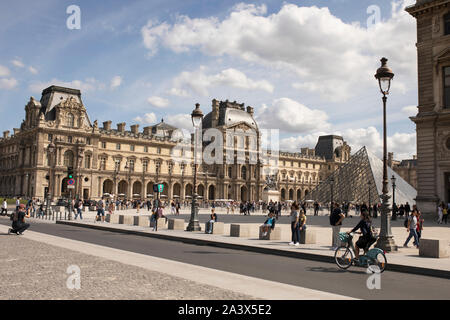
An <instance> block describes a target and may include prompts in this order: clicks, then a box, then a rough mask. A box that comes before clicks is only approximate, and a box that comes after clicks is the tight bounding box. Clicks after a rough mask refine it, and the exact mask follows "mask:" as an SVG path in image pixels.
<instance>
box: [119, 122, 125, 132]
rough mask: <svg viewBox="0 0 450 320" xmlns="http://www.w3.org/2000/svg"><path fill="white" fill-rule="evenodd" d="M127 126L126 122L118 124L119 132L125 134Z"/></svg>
mask: <svg viewBox="0 0 450 320" xmlns="http://www.w3.org/2000/svg"><path fill="white" fill-rule="evenodd" d="M125 125H126V123H125V122H121V123H118V124H117V131H119V132H122V133H123V132H125Z"/></svg>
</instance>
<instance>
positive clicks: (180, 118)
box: [164, 113, 193, 131]
mask: <svg viewBox="0 0 450 320" xmlns="http://www.w3.org/2000/svg"><path fill="white" fill-rule="evenodd" d="M164 122H167V123H168V124H170V125H172V126H174V127H177V128H179V129H186V130H188V131H193V126H192V119H191V115H189V114H185V113H179V114H174V115H169V116H167V117H165V118H164Z"/></svg>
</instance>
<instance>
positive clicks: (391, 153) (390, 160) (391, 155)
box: [387, 152, 394, 167]
mask: <svg viewBox="0 0 450 320" xmlns="http://www.w3.org/2000/svg"><path fill="white" fill-rule="evenodd" d="M393 160H394V153H393V152H388V163H387V165H388V166H389V167H392V162H393Z"/></svg>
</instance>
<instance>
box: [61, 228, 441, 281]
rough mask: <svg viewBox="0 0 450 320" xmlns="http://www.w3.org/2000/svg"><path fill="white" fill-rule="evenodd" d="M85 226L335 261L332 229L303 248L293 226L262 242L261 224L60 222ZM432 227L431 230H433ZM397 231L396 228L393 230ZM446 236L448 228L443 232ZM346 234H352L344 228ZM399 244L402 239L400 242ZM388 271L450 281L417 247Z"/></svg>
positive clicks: (403, 251) (320, 231)
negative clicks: (233, 227)
mask: <svg viewBox="0 0 450 320" xmlns="http://www.w3.org/2000/svg"><path fill="white" fill-rule="evenodd" d="M58 223H64V224H71V225H79V226H84V227H90V228H92V227H94V228H98V229H106V230H111V231H122V232H135V233H136V234H140V235H145V236H150V237H161V238H165V239H170V240H178V241H186V240H188V241H191V242H193V243H195V242H201V243H203V244H208V245H216V246H223V247H229V248H235V249H241V250H250V251H256V252H261V253H268V254H276V255H286V256H293V257H298V258H304V259H311V260H318V261H326V262H334V251H332V250H331V249H330V246H329V245H328V244H329V243H330V242H331V228H329V227H319V226H314V227H309V230H314V231H316V239H317V243H316V244H302V245H300V246H299V247H294V246H289V245H288V242H289V241H290V234H291V232H290V226H289V225H283V224H277V226H279V227H281V228H282V238H281V240H280V241H276V240H274V241H268V240H259V233H258V232H259V229H258V228H259V225H260V224H249V226H250V230H251V233H250V236H249V237H247V238H237V237H230V236H229V230H230V224H225V228H224V229H225V233H224V235H211V234H204V233H203V232H187V231H182V230H160V231H157V232H154V231H151V230H150V229H149V228H143V227H136V226H123V225H116V224H108V223H90V222H58ZM185 226H187V222H185ZM430 228H431V227H430ZM393 229H394V228H393ZM442 230H444V231H442V232H444V233H446V232H447V230H448V229H447V228H445V229H442ZM343 231H348V230H345V228H343ZM402 233H403V235H404V237H405V238H406V235H407V234H406V232H405V229H404V228H399V229H398V230H394V236H396V237H400V236H401V234H402ZM397 242H398V240H397ZM386 255H387V260H388V269H387V270H391V271H400V272H410V273H415V274H422V275H432V276H439V277H445V278H450V258H441V259H436V258H425V257H420V256H419V250H417V249H415V248H399V251H398V252H396V253H387V254H386Z"/></svg>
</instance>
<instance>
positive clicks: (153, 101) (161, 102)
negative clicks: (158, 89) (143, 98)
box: [147, 96, 169, 108]
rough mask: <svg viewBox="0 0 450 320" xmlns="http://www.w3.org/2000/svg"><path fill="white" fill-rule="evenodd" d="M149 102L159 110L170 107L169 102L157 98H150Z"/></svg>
mask: <svg viewBox="0 0 450 320" xmlns="http://www.w3.org/2000/svg"><path fill="white" fill-rule="evenodd" d="M147 102H148V103H150V104H151V105H152V106H154V107H157V108H165V107H167V106H168V105H169V100H167V99H165V98H161V97H157V96H153V97H150V98H148V99H147Z"/></svg>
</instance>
